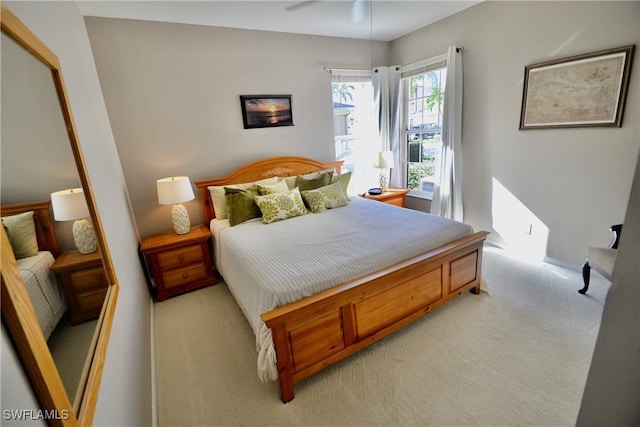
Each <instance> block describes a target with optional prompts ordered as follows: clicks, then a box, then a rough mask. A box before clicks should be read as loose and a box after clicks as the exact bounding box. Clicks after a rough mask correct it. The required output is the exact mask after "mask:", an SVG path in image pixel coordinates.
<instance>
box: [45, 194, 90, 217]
mask: <svg viewBox="0 0 640 427" xmlns="http://www.w3.org/2000/svg"><path fill="white" fill-rule="evenodd" d="M51 207H52V208H53V217H54V218H55V220H56V221H72V220H74V219H81V218H87V217H88V216H89V208H88V207H87V200H86V199H85V198H84V191H82V188H71V189H69V190H61V191H56V192H54V193H51Z"/></svg>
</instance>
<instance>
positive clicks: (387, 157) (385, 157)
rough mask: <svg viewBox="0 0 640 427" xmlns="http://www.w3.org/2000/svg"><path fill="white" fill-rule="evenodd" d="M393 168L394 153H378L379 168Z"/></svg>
mask: <svg viewBox="0 0 640 427" xmlns="http://www.w3.org/2000/svg"><path fill="white" fill-rule="evenodd" d="M392 167H393V151H381V152H379V153H378V168H380V169H390V168H392Z"/></svg>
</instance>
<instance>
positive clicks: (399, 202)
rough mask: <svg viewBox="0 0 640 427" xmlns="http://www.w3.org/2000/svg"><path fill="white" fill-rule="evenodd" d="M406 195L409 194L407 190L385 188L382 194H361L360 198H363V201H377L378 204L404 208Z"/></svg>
mask: <svg viewBox="0 0 640 427" xmlns="http://www.w3.org/2000/svg"><path fill="white" fill-rule="evenodd" d="M407 193H409V189H408V188H387V191H385V192H384V193H382V194H378V195H376V196H373V195H371V194H369V193H364V194H361V195H360V197H364V198H365V199H371V200H377V201H379V202H383V203H388V204H390V205H396V206H401V207H404V205H405V200H406V197H407Z"/></svg>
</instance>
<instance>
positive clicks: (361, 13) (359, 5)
mask: <svg viewBox="0 0 640 427" xmlns="http://www.w3.org/2000/svg"><path fill="white" fill-rule="evenodd" d="M367 5H368V1H367V0H353V6H352V7H351V22H360V21H362V20H363V19H364V17H365V15H366V14H367Z"/></svg>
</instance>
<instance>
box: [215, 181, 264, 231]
mask: <svg viewBox="0 0 640 427" xmlns="http://www.w3.org/2000/svg"><path fill="white" fill-rule="evenodd" d="M258 195H259V193H258V188H257V186H253V187H249V188H246V189H242V188H233V187H224V198H225V201H226V204H227V215H228V218H229V224H230V225H231V226H234V225H238V224H241V223H243V222H245V221H248V220H250V219H253V218H260V216H261V215H262V214H261V213H260V209H259V208H258V205H256V202H255V200H254V199H255V198H256V197H257V196H258Z"/></svg>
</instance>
